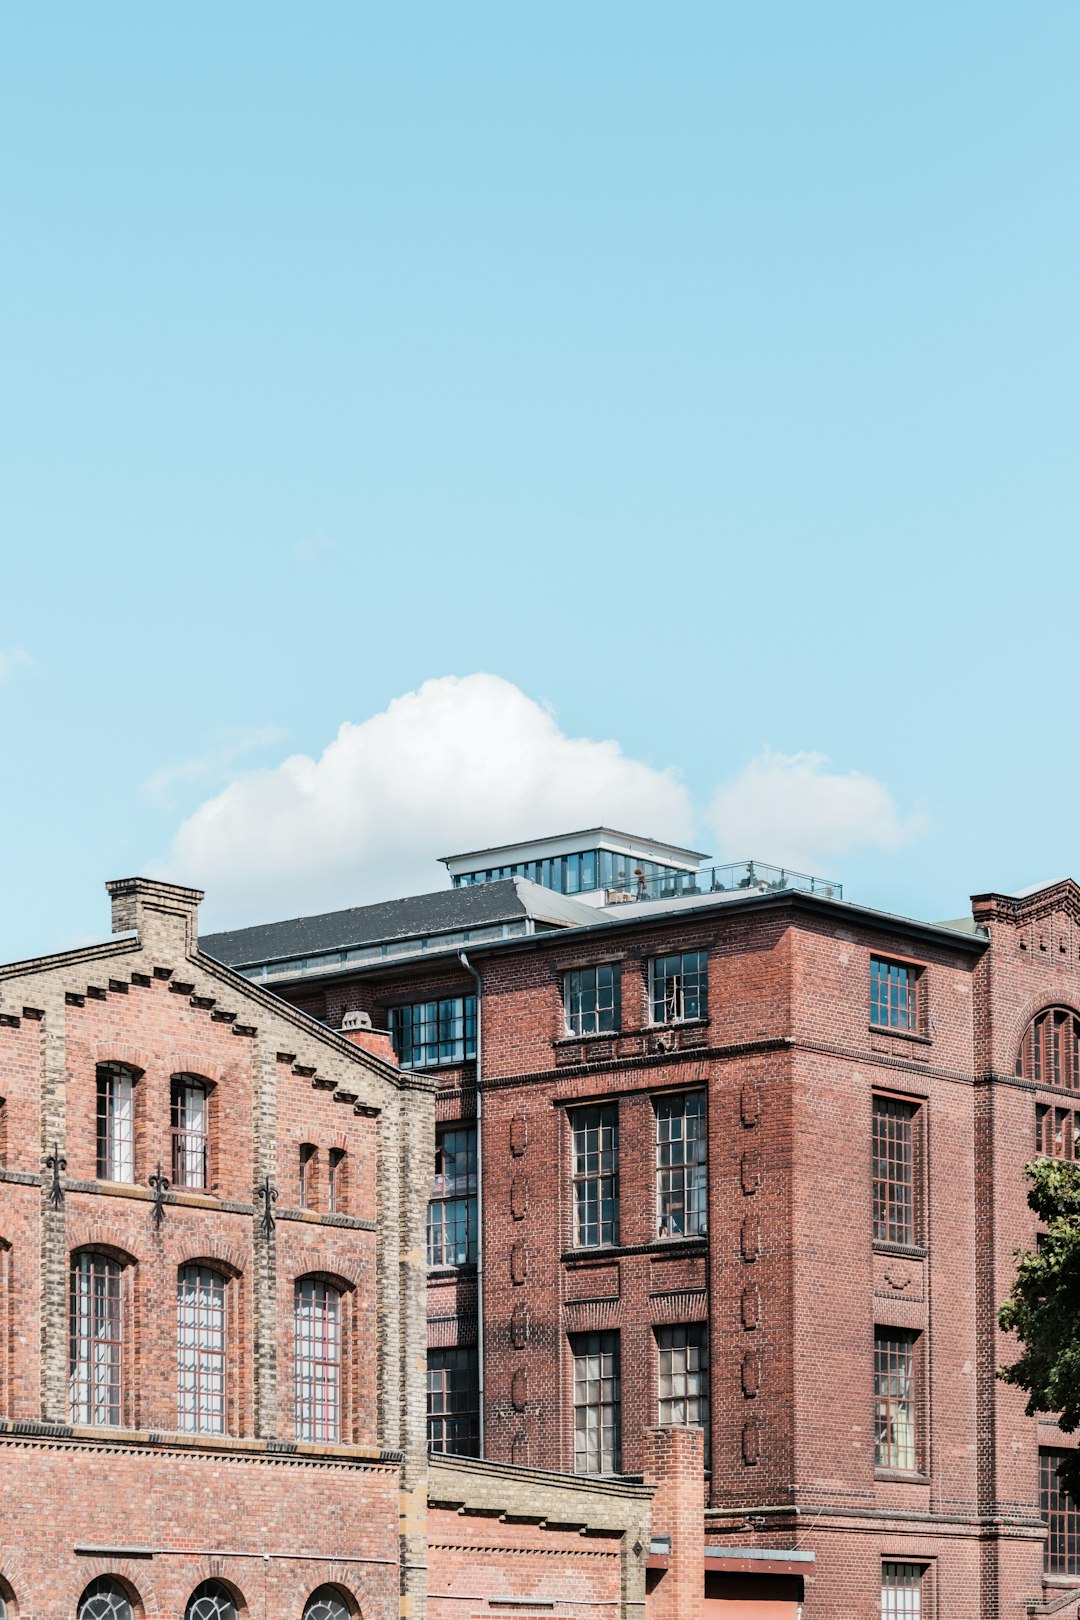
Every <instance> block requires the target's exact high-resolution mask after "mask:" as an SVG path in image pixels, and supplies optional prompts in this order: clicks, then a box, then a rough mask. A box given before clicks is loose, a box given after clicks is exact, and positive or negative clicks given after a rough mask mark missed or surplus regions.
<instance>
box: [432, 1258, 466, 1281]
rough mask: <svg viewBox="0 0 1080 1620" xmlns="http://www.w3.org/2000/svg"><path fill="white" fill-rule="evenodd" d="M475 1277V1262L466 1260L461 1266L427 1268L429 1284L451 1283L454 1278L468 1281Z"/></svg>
mask: <svg viewBox="0 0 1080 1620" xmlns="http://www.w3.org/2000/svg"><path fill="white" fill-rule="evenodd" d="M475 1276H476V1261H475V1260H468V1261H466V1263H465V1264H464V1265H463V1266H429V1267H428V1280H429V1281H430V1282H453V1281H454V1280H455V1279H456V1278H459V1277H460V1278H462V1279H464V1280H466V1281H468V1280H469V1279H470V1278H473V1277H475Z"/></svg>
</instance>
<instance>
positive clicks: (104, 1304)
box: [69, 1250, 123, 1591]
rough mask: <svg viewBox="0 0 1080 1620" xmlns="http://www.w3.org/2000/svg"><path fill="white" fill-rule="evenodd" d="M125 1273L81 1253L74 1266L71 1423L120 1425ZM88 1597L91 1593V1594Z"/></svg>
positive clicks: (105, 1258) (102, 1257)
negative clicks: (122, 1277) (123, 1276)
mask: <svg viewBox="0 0 1080 1620" xmlns="http://www.w3.org/2000/svg"><path fill="white" fill-rule="evenodd" d="M120 1289H121V1268H120V1266H119V1265H118V1264H117V1262H116V1261H115V1260H111V1259H110V1258H109V1256H108V1255H105V1254H96V1253H94V1252H93V1251H92V1250H83V1251H82V1253H80V1254H76V1255H74V1256H73V1257H72V1261H71V1315H70V1321H71V1337H70V1380H69V1387H70V1395H71V1421H72V1423H101V1424H118V1423H119V1422H120V1421H121V1397H122V1387H121V1371H122V1369H121V1358H122V1353H123V1311H122V1299H121V1292H120ZM87 1590H88V1591H89V1588H87Z"/></svg>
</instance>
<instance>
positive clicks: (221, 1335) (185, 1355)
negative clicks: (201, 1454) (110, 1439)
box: [176, 1266, 225, 1434]
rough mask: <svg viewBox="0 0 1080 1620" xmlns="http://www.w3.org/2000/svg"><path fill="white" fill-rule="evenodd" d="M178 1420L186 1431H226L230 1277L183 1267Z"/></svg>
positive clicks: (178, 1308)
mask: <svg viewBox="0 0 1080 1620" xmlns="http://www.w3.org/2000/svg"><path fill="white" fill-rule="evenodd" d="M176 1338H177V1346H176V1350H177V1354H176V1366H177V1423H176V1426H177V1428H178V1429H180V1430H181V1432H183V1433H185V1434H224V1433H225V1278H224V1277H223V1276H222V1275H221V1273H220V1272H218V1271H211V1269H210V1268H209V1266H181V1268H180V1271H179V1273H178V1275H177V1283H176Z"/></svg>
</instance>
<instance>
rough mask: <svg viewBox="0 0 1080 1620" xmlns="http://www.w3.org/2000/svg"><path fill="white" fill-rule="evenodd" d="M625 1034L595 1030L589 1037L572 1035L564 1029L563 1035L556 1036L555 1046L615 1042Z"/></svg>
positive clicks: (607, 1030) (617, 1031)
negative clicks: (581, 1042)
mask: <svg viewBox="0 0 1080 1620" xmlns="http://www.w3.org/2000/svg"><path fill="white" fill-rule="evenodd" d="M625 1034H626V1030H624V1029H594V1030H590V1032H589V1034H588V1035H571V1034H570V1032H569V1031H568V1030H565V1029H564V1030H563V1032H562V1034H561V1035H556V1037H555V1040H554V1043H553V1044H554V1045H555V1046H577V1045H578V1043H579V1042H580V1041H613V1040H615V1038H616V1036H618V1035H625Z"/></svg>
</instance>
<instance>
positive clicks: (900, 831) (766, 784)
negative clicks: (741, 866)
mask: <svg viewBox="0 0 1080 1620" xmlns="http://www.w3.org/2000/svg"><path fill="white" fill-rule="evenodd" d="M828 763H829V761H828V759H827V758H826V757H825V755H824V754H811V753H799V754H779V753H776V752H775V751H774V750H773V749H771V748H765V749H763V750H762V752H761V753H760V754H759V755H758V756H757V757H756V758H755V759H752V760H751V761H750V762H749V764H747V765H745V766H744V767H743V769H742V770H741V771H740V772H739V774H738V775H737V776H734V777H732V778H731V779H730V780H729V781H727V782H724V783H722V784H721V786H720V787H719V788H718V789H717V791H716V793H715V795H714V796H713V799H712V802H711V803H710V805H709V809H708V812H707V815H706V821H707V823H708V825H709V827H710V829H711V830H712V832H713V834H714V835H715V837H716V839H717V843H718V848H719V851H720V852H721V858H723V859H726V860H740V859H744V858H748V857H756V858H758V859H759V860H763V861H768V862H770V863H773V864H775V865H777V866H791V867H794V868H796V869H799V870H802V871H811V872H813V871H817V870H819V869H820V867H821V866H822V863H823V862H824V863H827V862H828V861H829V860H830V859H832V858H834V857H836V856H840V855H845V854H847V853H848V852H849V851H854V850H857V849H860V848H873V849H884V850H895V849H899V848H900V847H901V846H902V845H904V844H906V843H908V842H909V841H910V840H911V839H912V838H914V837H915V836H916V835H917V834H918V833H919V832H920V831H921V830H922V827H923V824H924V823H923V818H922V816H921V815H919V814H917V813H916V814H910V815H902V814H901V813H900V811H899V809H898V808H897V805H896V801H895V800H894V799H893V796H892V794H891V793H890V792H889V790H888V788H886V787H885V786H884V785H883V784H882V783H881V782H879V781H878V780H877V778H876V777H873V776H865V775H864V774H863V773H862V772H861V771H847V772H844V773H842V774H841V773H840V772H837V771H830V770H829V769H828V768H827V767H828ZM826 875H829V874H826ZM832 875H834V876H835V875H838V874H832ZM839 875H842V874H839Z"/></svg>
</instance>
